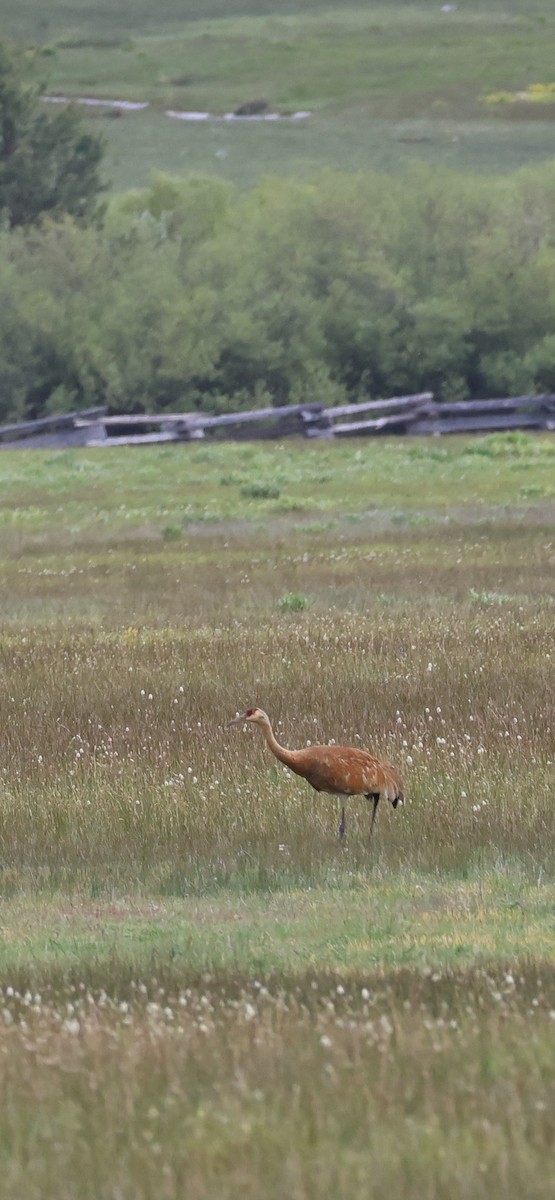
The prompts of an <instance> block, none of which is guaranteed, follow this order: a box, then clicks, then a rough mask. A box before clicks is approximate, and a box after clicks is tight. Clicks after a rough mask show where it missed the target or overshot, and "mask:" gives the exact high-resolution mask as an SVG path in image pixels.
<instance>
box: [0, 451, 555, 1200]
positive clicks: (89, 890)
mask: <svg viewBox="0 0 555 1200" xmlns="http://www.w3.org/2000/svg"><path fill="white" fill-rule="evenodd" d="M554 458H555V443H554V442H553V440H552V439H551V438H550V437H548V436H546V437H535V436H527V435H523V434H517V435H514V434H512V435H493V436H491V437H487V438H479V439H473V440H464V439H458V438H457V439H453V440H449V441H445V442H442V443H441V444H440V445H438V444H437V443H436V442H435V441H433V440H429V441H425V442H417V441H415V442H408V441H407V442H403V441H401V440H399V441H383V442H379V443H378V442H374V443H370V444H365V443H350V444H349V445H347V444H345V443H343V444H340V445H331V446H330V445H329V444H328V445H312V444H308V445H307V444H301V443H288V444H287V445H280V444H267V445H248V444H247V445H226V444H214V445H207V446H183V447H170V448H164V449H161V450H159V449H155V448H145V449H143V450H136V451H127V452H126V451H122V450H115V449H111V450H99V451H94V452H93V451H70V452H52V451H50V452H38V451H35V452H27V453H24V452H17V451H11V452H9V451H7V452H3V454H2V456H1V457H0V481H1V483H2V488H1V495H2V500H1V503H0V563H1V570H0V613H1V615H2V632H1V635H0V666H1V670H2V676H3V685H4V686H3V699H2V722H1V724H0V728H1V738H2V755H1V797H2V809H1V811H2V819H1V823H0V864H1V869H0V894H1V896H2V919H1V926H0V989H1V992H0V1078H1V1079H2V1097H3V1105H2V1116H1V1117H0V1161H1V1163H2V1170H3V1176H4V1179H5V1187H6V1189H7V1191H9V1194H10V1196H11V1197H15V1198H16V1200H19V1197H21V1200H23V1197H25V1200H29V1198H31V1200H33V1198H35V1197H36V1198H37V1200H38V1198H39V1197H40V1198H41V1200H43V1198H44V1197H47V1198H48V1200H50V1197H52V1200H53V1198H54V1197H56V1200H58V1198H59V1197H62V1198H63V1200H65V1198H66V1197H67V1200H70V1198H71V1200H81V1198H87V1200H89V1198H90V1200H97V1198H98V1197H100V1198H102V1200H104V1198H106V1200H120V1198H122V1197H123V1198H124V1200H127V1198H129V1200H131V1197H133V1198H135V1197H145V1198H148V1200H150V1198H151V1197H152V1198H153V1200H154V1197H159V1196H163V1197H168V1198H173V1197H177V1196H182V1195H183V1194H187V1196H188V1197H189V1196H190V1197H192V1198H193V1200H205V1198H206V1197H214V1200H215V1198H216V1197H218V1200H220V1198H221V1197H224V1198H225V1197H229V1198H230V1200H231V1198H232V1197H235V1196H236V1195H237V1193H238V1191H239V1190H241V1191H242V1192H243V1193H244V1194H245V1195H246V1196H247V1197H252V1198H253V1200H255V1197H256V1198H258V1197H259V1196H260V1195H262V1194H263V1195H265V1196H269V1197H271V1198H275V1200H285V1198H287V1200H289V1197H294V1198H298V1200H312V1198H314V1200H316V1197H322V1196H324V1197H327V1196H330V1197H331V1196H332V1195H344V1196H348V1197H349V1198H351V1197H354V1198H357V1200H358V1197H360V1198H361V1200H362V1197H367V1196H368V1195H372V1196H375V1197H377V1198H379V1200H381V1197H384V1198H385V1197H386V1196H387V1195H391V1193H392V1192H393V1191H394V1192H395V1194H396V1195H399V1196H402V1197H407V1198H412V1197H415V1198H416V1197H419V1198H421V1197H425V1198H428V1197H429V1198H430V1200H436V1198H438V1200H439V1198H442V1197H449V1200H453V1198H454V1200H459V1198H461V1200H462V1198H463V1197H467V1196H468V1195H472V1196H473V1197H480V1198H481V1197H484V1200H485V1198H486V1197H491V1196H503V1197H509V1198H510V1200H512V1197H514V1198H515V1200H516V1198H517V1197H520V1196H521V1195H522V1194H523V1191H525V1192H526V1194H527V1195H528V1196H531V1197H534V1198H535V1197H538V1198H539V1197H546V1198H547V1196H548V1195H549V1194H550V1190H551V1182H550V1180H551V1168H550V1162H551V1155H552V1142H553V1133H554V1129H553V1101H554V1099H555V1096H554V1092H555V1069H554V1068H555V1061H554V1056H553V1020H554V1019H555V972H554V970H553V965H552V945H553V930H554V919H555V853H554V849H553V847H554V846H555V817H554V809H553V801H552V794H553V781H554V757H555V756H554V745H553V705H552V696H553V655H554V645H553V641H554V639H553V612H554V596H553V584H552V581H553V565H554V561H555V557H554V556H555V542H554V540H553V532H552V531H553V517H554V506H555V489H554V487H553V464H554ZM253 702H256V703H259V704H260V705H262V706H263V707H265V708H266V709H267V710H268V712H269V713H270V715H271V717H272V719H273V721H274V723H275V727H276V729H277V731H278V733H279V735H280V736H281V738H282V740H283V741H284V743H285V744H287V745H290V746H301V745H303V744H305V743H306V742H308V741H312V742H314V741H328V740H330V739H335V740H336V741H347V742H351V743H354V744H363V745H364V744H366V745H369V746H370V748H371V749H373V750H374V751H375V752H376V753H378V754H381V755H383V756H385V757H387V758H389V759H390V760H391V761H392V762H394V763H395V764H396V765H397V766H398V767H399V769H400V770H401V771H402V773H403V776H404V779H405V790H406V797H407V802H406V804H405V806H404V807H403V808H400V809H398V810H397V811H396V812H393V810H391V809H389V810H388V809H386V808H384V810H383V811H382V809H381V806H380V810H379V812H378V820H377V825H376V830H375V840H374V843H373V845H372V848H371V849H369V848H368V844H367V831H368V820H369V813H368V809H367V806H366V805H365V802H364V801H363V800H362V799H356V800H353V801H352V803H351V804H350V805H349V811H348V825H347V837H346V839H345V842H344V843H343V844H339V842H338V840H337V821H338V806H337V803H336V801H334V799H333V798H332V797H322V796H316V794H315V793H312V792H311V791H310V789H309V788H308V786H307V785H306V784H304V783H303V782H302V781H301V780H298V779H297V778H295V777H292V776H291V775H289V773H288V772H287V771H285V770H284V769H283V768H282V767H281V766H280V765H279V764H278V763H276V761H275V760H274V759H273V758H272V756H271V755H270V754H269V752H268V751H267V749H266V747H265V746H264V745H263V744H262V741H261V739H260V738H259V735H257V732H256V731H255V730H250V731H247V732H242V731H241V730H240V729H239V730H237V729H235V730H226V729H225V723H226V721H227V720H228V719H229V718H230V717H231V716H233V715H234V714H235V712H236V711H237V710H241V709H242V708H243V707H245V706H246V705H248V704H249V703H253Z"/></svg>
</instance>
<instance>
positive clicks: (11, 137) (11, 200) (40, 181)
mask: <svg viewBox="0 0 555 1200" xmlns="http://www.w3.org/2000/svg"><path fill="white" fill-rule="evenodd" d="M19 67H20V61H19V56H17V55H16V54H15V53H10V52H9V51H8V49H7V48H6V46H4V45H2V44H0V212H1V213H3V214H4V218H5V221H6V223H7V224H8V225H9V226H12V227H13V226H16V225H31V224H33V223H35V222H36V221H38V220H39V219H40V217H42V216H43V215H44V214H50V215H51V216H53V217H59V216H61V215H62V214H63V213H70V214H71V215H73V216H75V217H78V218H90V217H91V216H93V215H94V213H95V211H96V208H97V201H98V195H99V193H100V191H101V190H102V183H101V180H100V177H99V166H100V162H101V159H102V154H103V149H102V141H101V139H100V138H99V137H97V136H95V135H94V134H91V133H88V132H87V131H86V130H85V128H84V126H83V122H82V120H81V117H80V116H79V114H78V113H77V112H76V111H75V109H73V108H71V107H68V108H65V107H64V108H62V109H61V110H59V111H58V112H56V113H54V114H53V115H51V114H50V113H46V112H45V111H43V110H42V109H41V106H40V98H39V89H38V88H36V87H27V86H26V85H25V84H23V83H22V82H21V78H20V76H21V71H20V69H19Z"/></svg>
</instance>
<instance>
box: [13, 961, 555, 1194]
mask: <svg viewBox="0 0 555 1200" xmlns="http://www.w3.org/2000/svg"><path fill="white" fill-rule="evenodd" d="M553 988H554V980H553V970H552V968H549V967H546V968H545V969H544V968H542V970H541V974H539V973H538V971H537V970H536V969H533V968H532V969H531V968H528V969H524V970H521V971H520V972H518V973H516V974H513V973H512V972H509V971H507V970H503V971H497V972H493V973H490V972H487V971H474V972H469V973H467V974H463V973H460V972H459V973H452V974H450V975H449V974H448V975H447V976H445V977H442V976H440V975H438V974H434V975H432V976H431V977H428V978H422V977H420V979H419V980H418V979H416V978H415V977H414V976H411V975H410V974H406V975H404V976H399V977H398V978H397V979H396V980H395V981H394V982H392V981H383V980H381V981H380V980H371V979H368V980H367V981H366V982H365V983H364V985H363V986H360V984H356V985H355V986H353V985H352V984H349V983H344V982H341V981H340V980H330V979H329V978H321V977H318V976H314V975H313V976H307V978H306V979H305V980H303V982H302V984H301V986H298V987H297V988H296V989H295V990H294V991H287V990H286V989H283V988H282V989H280V988H275V987H272V986H271V985H270V986H265V985H263V984H262V983H260V981H257V982H256V983H254V984H253V983H252V982H251V983H250V984H246V985H245V983H244V982H243V983H241V981H240V980H239V981H237V980H231V981H229V980H228V981H223V980H222V981H220V983H219V984H218V983H214V982H212V981H210V980H206V981H205V982H204V984H203V985H201V986H200V987H198V988H187V989H183V990H182V991H180V992H173V993H172V992H171V991H170V992H168V991H167V990H166V989H164V988H163V987H156V985H154V986H153V987H151V988H150V989H147V988H146V987H144V986H139V987H135V988H134V989H131V990H130V991H129V992H128V993H127V995H126V997H125V998H123V997H121V996H120V997H117V998H113V999H110V998H109V997H107V996H106V994H105V993H104V992H102V991H101V992H90V991H88V990H87V989H86V988H83V989H77V990H73V989H71V990H70V989H66V990H65V992H64V991H62V992H61V993H59V994H57V995H56V996H54V997H53V996H48V995H45V996H41V995H37V994H33V993H31V992H29V993H27V994H26V995H23V996H21V995H17V994H16V995H14V994H13V989H12V988H10V989H9V994H7V993H6V992H4V995H3V1004H4V1009H3V1016H2V1026H1V1044H2V1074H3V1091H2V1094H3V1101H4V1102H3V1105H2V1115H1V1117H0V1162H1V1164H2V1172H3V1178H4V1186H5V1187H6V1190H7V1191H9V1194H10V1196H13V1197H14V1198H15V1200H19V1198H20V1197H21V1198H22V1197H25V1200H34V1198H35V1197H36V1198H37V1200H38V1197H41V1200H42V1198H44V1197H47V1198H50V1197H54V1196H55V1197H56V1198H62V1200H66V1198H67V1200H69V1198H70V1197H71V1200H84V1198H90V1200H93V1197H94V1200H104V1198H106V1200H108V1198H112V1197H125V1198H126V1200H127V1198H128V1197H129V1198H130V1197H131V1196H133V1197H145V1198H147V1197H148V1198H151V1197H152V1198H154V1197H159V1196H164V1197H168V1198H172V1197H175V1196H178V1195H184V1194H186V1195H187V1196H189V1197H191V1198H192V1200H201V1198H202V1200H204V1198H205V1197H207V1196H218V1197H223V1198H229V1200H231V1198H232V1197H233V1198H235V1197H236V1196H237V1194H238V1193H239V1192H241V1194H243V1195H245V1196H247V1197H252V1198H253V1200H254V1198H255V1197H256V1198H257V1200H258V1197H259V1196H261V1195H262V1194H263V1195H264V1196H268V1197H271V1198H275V1200H278V1198H279V1200H281V1198H285V1197H295V1200H309V1198H313V1197H314V1198H315V1197H322V1196H324V1197H331V1196H335V1195H343V1196H349V1197H353V1198H359V1197H360V1200H362V1197H367V1196H368V1195H369V1194H370V1195H372V1196H375V1197H376V1198H377V1200H381V1198H382V1197H384V1198H385V1197H386V1196H389V1195H391V1194H392V1193H393V1194H395V1195H398V1196H403V1197H407V1198H409V1200H410V1198H412V1197H418V1198H419V1200H421V1198H422V1197H425V1198H426V1200H427V1198H430V1200H432V1198H433V1200H435V1198H436V1197H443V1196H449V1197H452V1198H453V1200H462V1198H463V1197H466V1196H468V1195H472V1196H473V1197H478V1198H483V1200H486V1198H487V1197H491V1196H501V1195H503V1196H505V1197H508V1198H509V1200H512V1198H513V1197H514V1200H517V1198H519V1197H520V1196H522V1195H523V1193H524V1192H525V1193H526V1195H528V1196H532V1197H534V1198H537V1200H539V1198H540V1197H545V1198H546V1200H547V1197H548V1196H550V1195H551V1160H552V1144H553V1136H554V1124H553V1101H554V1099H555V1096H554V1080H555V1073H554V1066H555V1062H554V1050H553V1046H554V1042H553V1021H552V1018H553V1016H554V1012H553V1010H552V1008H551V1003H552V998H553V994H554V993H553Z"/></svg>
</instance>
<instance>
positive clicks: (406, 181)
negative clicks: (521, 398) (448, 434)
mask: <svg viewBox="0 0 555 1200" xmlns="http://www.w3.org/2000/svg"><path fill="white" fill-rule="evenodd" d="M10 87H11V88H12V95H11V96H10ZM14 89H15V98H16V99H17V96H18V95H20V94H21V89H20V92H19V93H18V86H17V85H16V83H15V82H14V80H13V78H11V79H10V77H9V70H7V69H4V70H2V61H1V58H0V210H1V211H2V213H3V226H2V230H1V232H0V381H1V382H0V420H3V421H6V420H17V419H23V418H25V417H33V416H40V415H41V414H44V413H51V412H59V411H64V410H70V409H73V408H77V409H78V408H83V407H89V406H91V405H94V404H97V403H107V404H108V405H109V406H110V407H111V409H112V410H113V411H115V412H117V411H129V412H133V411H141V410H143V411H146V410H148V411H157V412H159V411H163V410H165V409H167V410H177V409H183V410H185V409H189V410H190V409H194V408H198V409H202V410H204V411H208V412H223V411H234V410H239V409H241V408H251V407H255V406H258V405H259V406H266V405H269V404H283V403H297V402H299V401H301V400H302V401H310V400H323V401H324V402H327V403H330V404H332V403H334V404H335V403H341V402H343V401H345V400H350V401H353V400H354V401H356V400H357V399H363V398H366V397H368V396H376V395H393V394H396V393H400V392H408V391H420V390H433V391H434V392H435V393H436V394H437V396H438V397H440V398H443V399H449V400H453V399H462V398H465V397H467V396H477V397H480V396H494V395H503V394H504V395H511V394H513V395H514V394H520V393H526V392H536V391H555V166H554V165H553V164H551V163H549V164H546V165H545V166H544V167H542V168H535V169H529V170H523V171H520V172H518V173H517V174H514V175H512V176H504V177H484V176H477V175H470V174H466V173H465V174H456V173H453V172H450V171H448V170H446V169H441V168H431V167H429V166H414V167H411V168H409V169H408V170H407V171H405V172H404V173H402V174H399V175H391V176H386V175H380V174H378V173H372V172H364V173H361V174H342V173H339V172H337V171H334V170H329V171H326V172H323V173H320V174H319V175H317V176H315V177H314V178H311V179H308V180H301V179H298V178H289V179H277V178H272V179H270V178H269V179H266V180H264V181H262V182H261V183H260V184H258V186H256V187H255V188H253V189H252V190H251V191H249V192H247V193H242V192H240V191H239V190H237V189H236V188H234V187H233V186H232V185H229V184H226V183H223V182H222V181H221V180H218V179H215V178H209V177H207V178H203V177H190V178H187V179H184V180H177V179H173V178H170V177H168V176H166V175H163V174H160V173H154V174H153V176H152V178H151V183H150V185H149V187H148V188H146V189H144V190H142V191H134V192H129V193H126V194H123V195H117V196H113V197H112V198H110V199H109V200H107V201H106V200H105V199H103V198H102V185H101V176H100V167H101V158H102V146H101V143H100V141H99V140H98V139H97V138H95V137H93V136H92V135H90V134H88V133H87V132H86V128H85V127H84V126H83V124H82V122H81V118H80V117H78V116H76V115H75V113H73V111H72V110H71V109H67V110H63V111H62V112H60V113H58V114H56V115H55V116H54V117H52V116H50V115H45V114H44V113H42V112H41V111H40V109H38V105H37V99H36V95H30V94H29V93H24V97H23V100H21V101H20V116H19V118H18V115H17V111H18V110H17V104H16V105H15V110H14V96H13V92H14ZM10 105H11V107H12V116H11V125H10V121H9V120H8V119H7V114H8V116H9V112H10ZM21 114H22V115H21ZM18 120H19V125H18V124H17V121H18ZM10 139H11V140H10ZM33 147H34V149H33ZM35 151H36V153H35ZM33 179H35V182H34V183H33ZM25 205H27V208H25Z"/></svg>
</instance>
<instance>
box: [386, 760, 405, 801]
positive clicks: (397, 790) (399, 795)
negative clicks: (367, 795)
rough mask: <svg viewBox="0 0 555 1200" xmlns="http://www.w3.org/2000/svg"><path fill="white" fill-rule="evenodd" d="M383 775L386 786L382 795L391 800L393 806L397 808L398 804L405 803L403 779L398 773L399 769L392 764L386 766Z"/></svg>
mask: <svg viewBox="0 0 555 1200" xmlns="http://www.w3.org/2000/svg"><path fill="white" fill-rule="evenodd" d="M383 775H384V787H383V791H382V795H383V796H384V798H385V799H386V800H390V801H391V803H392V805H393V808H397V805H398V804H403V803H404V799H405V797H404V795H403V786H402V784H401V780H400V778H399V776H398V774H397V771H395V770H394V769H393V767H390V766H387V767H384V770H383Z"/></svg>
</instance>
